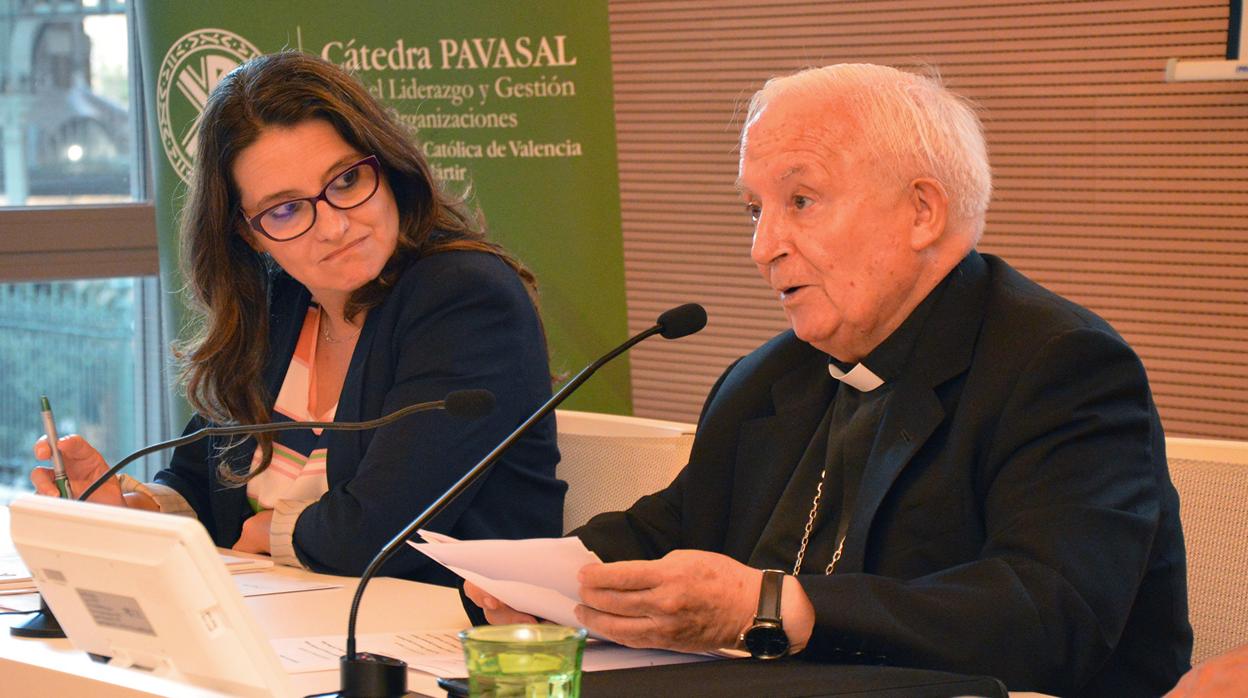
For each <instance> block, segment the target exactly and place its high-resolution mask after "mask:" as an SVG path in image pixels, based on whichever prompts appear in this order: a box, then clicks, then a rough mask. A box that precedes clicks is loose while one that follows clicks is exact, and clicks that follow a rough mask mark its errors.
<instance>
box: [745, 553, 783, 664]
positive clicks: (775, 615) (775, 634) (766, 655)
mask: <svg viewBox="0 0 1248 698" xmlns="http://www.w3.org/2000/svg"><path fill="white" fill-rule="evenodd" d="M783 591H784V572H783V571H781V570H763V583H762V586H760V587H759V590H758V612H757V613H755V614H754V624H753V625H751V626H750V627H749V629H748V630H746V631H745V632H744V633H742V634H741V639H742V640H743V641H744V642H745V648H746V649H748V650H749V651H750V655H751V656H752V657H754V658H755V659H779V658H780V657H783V656H784V655H786V654H788V652H789V636H788V635H786V634H785V633H784V623H783V622H782V619H781V618H780V596H781V593H782V592H783Z"/></svg>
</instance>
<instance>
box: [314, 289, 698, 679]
mask: <svg viewBox="0 0 1248 698" xmlns="http://www.w3.org/2000/svg"><path fill="white" fill-rule="evenodd" d="M703 327H706V309H705V308H703V307H702V306H700V305H698V304H697V303H686V304H684V305H681V306H677V307H675V308H672V309H671V310H668V311H666V312H664V313H663V314H662V315H659V317H658V319H657V320H656V321H655V323H654V324H653V325H651V326H650V327H649V328H647V329H645V330H643V331H641V332H639V333H637V334H635V335H633V336H632V337H630V338H629V339H628V340H627V341H625V342H624V343H623V344H621V345H619V346H618V347H616V348H614V349H612V350H611V351H609V352H607V353H606V354H605V355H603V356H602V357H601V358H599V359H598V360H597V361H594V362H593V363H591V364H590V365H588V366H586V367H585V368H583V369H581V371H580V373H577V374H576V375H575V376H573V377H572V379H571V380H569V381H568V382H567V383H565V384H564V385H563V386H562V387H560V388H559V390H558V391H556V392H555V394H554V395H552V396H551V398H550V399H549V400H547V401H546V403H545V404H543V405H542V406H541V407H539V408H537V411H536V412H534V413H533V414H532V415H530V416H529V418H528V419H526V420H524V422H522V423H521V424H520V426H518V427H516V429H515V431H513V432H511V434H510V435H509V436H508V437H507V438H505V439H503V440H502V442H501V443H499V444H498V445H497V446H495V447H494V450H492V451H490V452H489V453H488V454H486V456H485V457H484V458H482V459H481V460H480V462H478V463H477V464H476V465H474V466H473V467H472V469H471V470H469V471H468V472H467V473H465V474H464V476H463V477H461V478H460V479H459V481H458V482H456V483H455V484H454V485H451V488H450V489H448V490H447V491H446V492H445V493H443V495H442V496H441V497H438V499H437V500H435V501H434V502H433V503H432V504H430V505H429V506H428V507H427V508H426V509H425V511H424V512H423V513H421V515H420V516H417V517H416V518H415V519H413V520H412V522H411V523H409V524H408V525H407V527H406V528H404V529H403V530H402V531H400V532H399V534H398V535H397V536H395V537H394V538H393V539H392V540H391V541H390V542H389V543H387V544H386V545H385V547H383V548H382V549H381V551H380V552H378V553H377V556H376V557H374V558H373V560H372V562H370V563H369V564H368V567H367V568H366V569H365V570H364V574H362V575H360V583H359V586H357V587H356V588H355V597H354V598H353V599H352V600H351V614H350V616H349V617H348V619H347V653H346V654H345V655H343V656H342V657H341V658H340V659H339V661H338V668H339V671H340V674H339V691H338V693H337V694H336V695H338V696H342V697H343V698H380V697H383V696H403V695H407V663H406V662H404V661H402V660H400V659H394V658H393V657H386V656H384V655H379V654H372V653H369V652H360V653H357V652H356V651H355V621H356V617H357V616H358V615H359V610H360V599H361V598H362V597H363V596H364V588H365V587H366V586H368V582H369V580H370V579H372V578H373V576H374V575H375V574H376V573H377V570H378V569H379V568H380V567H381V566H382V565H383V564H385V562H386V561H387V560H389V559H390V558H391V557H393V556H394V554H395V553H396V552H398V550H399V549H400V548H401V547H402V545H403V543H404V542H405V541H406V540H407V539H408V538H409V537H411V535H412V534H413V533H415V532H416V531H417V529H419V528H421V527H422V526H424V525H425V524H426V523H428V521H429V520H430V519H432V518H433V517H435V516H437V515H438V514H439V513H441V511H442V510H443V509H445V508H446V507H447V505H449V504H450V503H451V502H452V501H453V500H454V499H455V498H456V497H458V496H459V495H460V494H461V493H463V491H464V490H466V489H468V487H470V486H471V485H472V483H474V482H476V481H477V480H478V479H479V478H480V477H481V476H482V475H484V474H485V473H486V471H488V470H489V469H490V466H492V465H494V462H495V461H497V460H498V459H499V457H500V456H501V455H502V454H503V452H505V451H506V450H507V449H508V448H511V445H512V444H513V443H515V442H516V441H517V440H518V439H519V438H520V437H521V436H523V435H524V434H525V432H527V431H528V430H529V428H530V427H532V426H533V425H534V424H536V423H537V422H538V421H540V420H541V419H542V418H543V417H545V416H546V415H548V414H550V413H551V411H553V410H554V409H555V408H556V407H558V406H559V404H560V403H562V402H563V401H564V400H565V399H567V397H568V396H569V395H571V394H572V392H573V391H575V390H576V389H577V388H579V387H580V386H581V384H582V383H584V382H585V381H587V380H589V377H590V376H592V375H594V373H595V372H596V371H597V370H598V369H600V368H602V367H603V366H604V365H605V364H606V363H607V362H608V361H610V360H611V359H614V358H615V357H617V356H619V355H620V354H623V353H624V352H626V351H628V350H629V349H631V348H632V347H633V346H634V345H636V344H637V343H638V342H641V341H642V340H644V339H647V338H649V337H652V336H654V335H656V334H658V335H662V336H663V338H664V339H679V338H681V337H685V336H688V335H691V334H693V333H695V332H698V331H699V330H701V329H702V328H703ZM320 695H335V694H320ZM309 698H312V697H311V696H309Z"/></svg>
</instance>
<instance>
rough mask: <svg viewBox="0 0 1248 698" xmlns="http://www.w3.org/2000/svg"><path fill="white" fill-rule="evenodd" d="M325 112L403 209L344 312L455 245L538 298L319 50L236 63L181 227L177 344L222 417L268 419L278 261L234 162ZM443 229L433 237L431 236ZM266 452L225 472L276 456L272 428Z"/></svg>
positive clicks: (264, 437)
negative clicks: (181, 327)
mask: <svg viewBox="0 0 1248 698" xmlns="http://www.w3.org/2000/svg"><path fill="white" fill-rule="evenodd" d="M310 119H324V120H325V121H327V122H329V123H330V124H331V125H333V127H334V129H335V130H336V131H337V132H338V135H339V136H341V137H342V139H343V140H345V141H346V142H347V143H349V144H350V145H351V146H352V147H354V148H355V149H356V150H358V151H359V152H361V153H366V154H372V155H376V156H377V159H378V160H379V161H380V162H381V166H382V171H383V174H384V176H385V177H386V180H387V182H389V184H390V188H391V190H392V191H393V192H394V199H395V203H396V204H397V206H398V210H399V239H398V245H397V247H396V249H395V252H394V254H393V255H392V256H391V258H390V260H389V261H388V262H387V263H386V265H385V267H384V268H383V269H382V271H381V274H380V275H378V277H377V278H376V279H374V280H373V281H371V282H369V283H368V284H365V285H364V286H363V287H361V288H359V289H357V290H356V291H355V292H354V293H352V294H351V297H350V298H349V299H348V301H347V306H346V315H347V318H348V319H351V318H354V317H356V316H357V315H358V314H359V313H361V312H363V311H366V310H368V309H370V308H373V307H375V306H376V305H378V304H379V303H381V301H382V300H383V299H385V297H386V295H387V294H388V293H389V291H390V288H391V287H392V286H393V285H394V283H395V282H396V281H397V280H398V277H399V275H400V274H401V273H402V272H403V270H404V269H405V268H406V267H407V266H408V265H409V264H411V263H412V262H413V261H415V260H417V259H420V258H422V257H425V256H428V255H430V254H434V253H437V252H445V251H448V250H477V251H482V252H488V253H490V254H494V255H497V256H498V257H500V258H501V259H502V260H503V261H505V262H506V263H507V264H508V265H509V266H510V267H511V268H513V269H515V270H516V272H517V273H518V274H519V275H520V277H521V279H522V280H523V281H524V282H525V284H526V285H527V287H528V288H529V292H530V296H531V297H533V298H534V301H535V302H536V281H535V279H534V278H533V275H532V273H530V272H529V271H528V270H527V269H525V267H524V266H523V265H522V264H521V263H520V262H519V261H518V260H516V259H515V258H514V257H512V256H511V255H509V254H508V253H507V252H506V251H505V250H503V249H502V248H501V247H499V246H498V245H497V244H495V243H493V242H490V241H489V240H487V239H485V233H484V229H483V225H482V223H481V220H480V217H479V216H478V215H477V214H476V213H475V212H474V211H472V209H470V207H469V206H468V205H467V204H466V203H465V201H464V200H463V199H462V198H457V197H454V196H451V195H449V194H448V193H446V192H445V191H443V189H442V187H441V186H440V185H439V184H438V182H437V180H436V179H435V178H434V176H433V172H432V170H431V169H430V167H429V163H428V161H427V160H426V159H425V156H424V154H423V153H422V152H421V150H420V147H419V145H418V144H417V143H416V141H415V139H414V138H413V137H412V136H411V135H410V134H409V133H408V132H407V131H406V130H405V128H404V127H402V126H401V125H399V123H398V122H397V121H396V120H395V119H394V118H393V117H392V116H391V113H390V112H389V111H387V110H386V108H385V107H383V106H382V105H381V104H380V103H378V102H377V100H375V99H374V98H373V97H372V95H370V94H369V93H368V91H367V90H366V89H365V88H364V86H363V85H361V84H360V83H359V82H357V81H356V80H355V79H354V78H353V77H352V76H350V75H349V74H347V73H345V72H344V71H342V70H341V69H339V68H338V67H336V66H334V65H333V64H331V63H328V62H326V61H323V60H321V59H319V58H316V57H314V56H311V55H308V54H305V53H299V52H295V51H287V52H282V53H275V54H270V55H266V56H260V57H258V58H255V59H253V60H250V61H248V62H246V63H244V64H243V65H241V66H239V67H238V68H236V69H235V70H233V71H232V72H230V73H229V74H228V75H226V76H225V77H224V78H222V80H221V82H220V83H219V84H218V85H217V87H216V88H215V89H214V90H213V92H212V95H211V96H210V97H209V99H208V104H207V106H206V107H205V109H204V113H203V115H202V117H201V120H200V126H199V145H198V149H197V151H196V159H195V172H194V176H193V177H192V181H191V183H190V187H189V191H188V194H187V200H186V205H185V207H184V208H183V211H182V218H181V222H180V230H179V235H180V237H181V246H182V267H183V275H184V277H185V278H186V280H187V284H186V290H187V296H188V301H189V304H190V306H191V308H192V310H194V311H196V313H197V315H198V322H197V323H196V324H195V326H194V327H193V334H192V336H191V337H190V338H189V339H187V340H186V341H184V342H181V343H179V344H178V345H177V346H176V347H175V351H174V354H175V356H176V357H177V358H178V360H179V361H180V363H181V369H182V373H181V378H182V381H183V384H184V386H185V389H186V398H187V400H188V401H189V402H190V403H191V406H192V407H194V408H195V410H196V411H197V412H199V414H201V415H203V416H204V417H205V418H207V419H208V420H210V421H212V422H216V423H218V424H257V423H262V422H267V421H269V419H270V418H271V413H270V408H269V405H270V403H271V402H272V397H273V396H271V395H269V394H268V389H267V387H266V386H265V384H264V379H263V376H262V372H263V370H264V364H265V359H266V357H267V356H268V354H269V346H268V338H269V322H268V320H269V296H268V293H269V279H270V276H271V273H272V272H273V271H275V264H274V262H273V260H272V259H270V258H269V257H268V256H267V255H263V254H261V253H259V252H257V251H256V250H255V249H253V248H252V246H251V244H249V242H248V239H249V236H251V235H253V234H254V233H252V232H251V231H250V230H249V229H248V226H247V223H246V221H244V220H243V215H242V212H241V199H240V197H239V192H238V186H237V184H236V183H235V182H234V179H233V167H234V161H235V159H236V158H237V157H238V155H239V153H240V152H242V151H243V150H244V149H246V148H247V147H248V146H250V145H251V144H252V143H254V142H255V141H256V139H257V138H258V137H259V136H260V134H261V133H262V132H263V131H264V130H265V129H267V128H272V127H289V126H294V125H296V124H299V123H301V122H304V121H308V120H310ZM434 231H437V233H438V234H437V235H431V233H433V232H434ZM256 441H257V443H258V444H259V446H260V449H261V461H260V463H259V464H258V465H257V467H256V468H254V469H252V470H251V472H250V473H239V472H235V471H233V470H231V469H230V468H229V467H228V466H227V464H226V461H225V459H224V451H227V450H228V449H230V448H232V447H234V446H237V445H239V444H240V443H242V441H241V440H239V441H236V442H232V443H230V444H228V445H227V446H226V447H225V448H224V449H223V452H222V454H221V455H222V460H221V462H220V464H219V465H218V468H217V474H218V478H219V479H220V480H221V481H222V482H224V483H227V484H230V485H241V484H243V483H245V482H247V481H248V480H250V479H251V478H252V477H255V476H256V475H258V474H259V473H261V472H263V471H264V470H265V469H266V468H267V467H268V465H269V463H270V462H271V460H272V457H273V433H272V432H269V433H263V434H258V435H257V436H256Z"/></svg>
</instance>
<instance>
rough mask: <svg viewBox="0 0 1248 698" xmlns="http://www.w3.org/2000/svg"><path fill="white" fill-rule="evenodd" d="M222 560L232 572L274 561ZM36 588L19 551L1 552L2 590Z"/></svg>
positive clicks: (224, 557) (223, 557)
mask: <svg viewBox="0 0 1248 698" xmlns="http://www.w3.org/2000/svg"><path fill="white" fill-rule="evenodd" d="M221 562H222V564H224V565H225V568H226V569H227V570H228V571H229V572H230V574H238V573H240V572H250V571H252V570H263V569H268V568H270V567H272V566H273V561H272V560H269V559H265V558H252V557H242V556H239V555H231V554H229V553H227V552H224V551H222V552H221ZM34 588H35V580H34V578H33V577H31V575H30V570H28V569H26V563H25V562H22V558H21V557H20V556H18V554H17V552H0V591H23V590H24V591H29V590H33V589H34ZM244 595H245V594H244Z"/></svg>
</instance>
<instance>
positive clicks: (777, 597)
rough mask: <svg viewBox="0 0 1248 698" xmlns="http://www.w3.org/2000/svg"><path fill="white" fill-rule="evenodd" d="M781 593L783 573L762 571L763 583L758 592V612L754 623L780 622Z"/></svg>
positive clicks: (782, 589) (779, 571) (782, 590)
mask: <svg viewBox="0 0 1248 698" xmlns="http://www.w3.org/2000/svg"><path fill="white" fill-rule="evenodd" d="M783 592H784V572H783V571H781V570H763V583H762V586H760V587H759V590H758V612H757V613H755V614H754V622H756V623H757V622H758V621H771V622H773V623H779V622H780V601H781V596H782V595H783Z"/></svg>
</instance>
